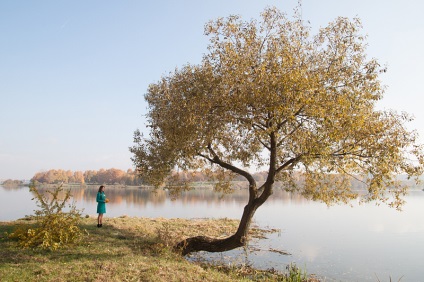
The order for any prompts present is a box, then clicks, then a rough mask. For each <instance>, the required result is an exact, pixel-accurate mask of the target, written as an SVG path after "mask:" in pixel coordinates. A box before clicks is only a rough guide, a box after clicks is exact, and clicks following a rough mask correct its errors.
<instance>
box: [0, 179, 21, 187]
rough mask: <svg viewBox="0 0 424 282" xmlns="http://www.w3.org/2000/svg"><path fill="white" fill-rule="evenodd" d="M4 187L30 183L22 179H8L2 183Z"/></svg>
mask: <svg viewBox="0 0 424 282" xmlns="http://www.w3.org/2000/svg"><path fill="white" fill-rule="evenodd" d="M0 184H1V185H2V186H4V187H19V186H28V183H27V182H25V181H22V180H13V179H7V180H5V181H3V182H2V183H0Z"/></svg>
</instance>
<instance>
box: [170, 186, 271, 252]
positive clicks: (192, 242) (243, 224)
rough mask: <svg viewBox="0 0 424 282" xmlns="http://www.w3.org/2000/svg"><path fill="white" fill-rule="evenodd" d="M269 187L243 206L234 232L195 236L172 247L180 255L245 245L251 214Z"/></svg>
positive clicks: (225, 249) (268, 193)
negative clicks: (224, 235)
mask: <svg viewBox="0 0 424 282" xmlns="http://www.w3.org/2000/svg"><path fill="white" fill-rule="evenodd" d="M271 189H272V185H270V187H269V189H265V191H264V193H266V195H267V196H265V197H263V196H264V193H262V195H261V197H260V198H255V199H254V200H250V201H249V203H248V204H247V205H246V206H245V207H244V211H243V215H242V217H241V220H240V224H239V227H238V229H237V231H236V233H235V234H233V235H231V236H230V237H227V238H224V239H216V238H210V237H206V236H196V237H191V238H187V239H184V240H183V241H181V242H179V243H178V244H177V245H176V246H175V247H174V250H175V251H177V252H179V253H181V254H182V255H187V254H189V253H194V252H199V251H206V252H225V251H229V250H233V249H235V248H238V247H242V246H245V245H246V243H247V238H248V237H247V235H248V231H249V227H250V223H251V222H252V218H253V215H254V214H255V212H256V210H257V208H258V207H260V206H261V205H262V204H263V203H264V202H265V201H266V199H267V198H268V197H269V196H270V195H271V193H272V191H271ZM250 196H251V195H250Z"/></svg>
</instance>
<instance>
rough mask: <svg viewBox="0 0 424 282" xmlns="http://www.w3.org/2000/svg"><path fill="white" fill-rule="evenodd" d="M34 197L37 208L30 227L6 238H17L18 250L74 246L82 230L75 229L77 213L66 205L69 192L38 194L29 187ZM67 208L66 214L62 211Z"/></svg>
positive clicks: (54, 190) (77, 220)
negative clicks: (33, 221)
mask: <svg viewBox="0 0 424 282" xmlns="http://www.w3.org/2000/svg"><path fill="white" fill-rule="evenodd" d="M30 191H31V192H32V193H33V194H34V196H35V197H34V198H33V199H32V200H36V201H37V206H38V207H39V208H40V209H39V210H36V211H35V216H34V217H33V218H34V220H35V224H34V225H33V226H28V225H25V226H21V227H18V228H17V229H16V230H15V231H14V232H13V233H11V234H9V238H11V239H17V240H18V241H19V246H20V247H22V248H41V249H49V250H57V249H59V248H65V247H68V246H70V245H74V244H76V243H78V242H80V241H81V239H82V238H83V236H84V230H81V229H80V228H79V223H80V220H81V211H79V210H77V209H76V206H75V203H71V204H69V205H66V204H67V202H68V201H69V200H70V198H71V194H70V191H69V190H67V191H64V190H63V188H62V186H58V187H56V188H54V189H53V190H50V191H47V194H41V193H40V192H39V191H38V190H37V188H36V187H35V186H31V187H30ZM65 207H68V208H69V211H67V212H64V211H63V210H64V208H65Z"/></svg>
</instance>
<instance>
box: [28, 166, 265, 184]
mask: <svg viewBox="0 0 424 282" xmlns="http://www.w3.org/2000/svg"><path fill="white" fill-rule="evenodd" d="M172 175H173V176H176V175H178V178H179V180H182V181H188V182H208V181H210V180H211V179H213V173H210V174H208V175H207V174H205V173H203V172H199V171H192V172H175V171H174V172H173V173H172ZM266 176H267V173H266V172H257V173H255V174H254V177H255V179H256V180H257V181H259V182H260V181H265V179H266ZM232 180H233V181H245V179H243V178H242V177H240V176H235V178H233V179H232ZM31 182H34V183H42V184H61V183H79V184H108V185H113V184H121V185H131V186H136V185H143V184H145V183H144V181H143V178H142V177H140V176H139V175H137V173H136V172H135V171H133V170H132V169H128V170H127V171H123V170H120V169H116V168H111V169H100V170H98V171H96V170H87V171H84V172H83V171H71V170H63V169H51V170H48V171H42V172H38V173H36V174H35V175H34V177H33V178H31Z"/></svg>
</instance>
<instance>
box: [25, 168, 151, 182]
mask: <svg viewBox="0 0 424 282" xmlns="http://www.w3.org/2000/svg"><path fill="white" fill-rule="evenodd" d="M31 182H34V183H43V184H60V183H80V184H109V185H112V184H121V185H142V184H143V180H142V179H141V178H140V177H139V176H137V175H136V173H135V172H134V171H133V170H132V169H128V170H127V171H126V172H125V171H123V170H120V169H116V168H111V169H103V168H102V169H100V170H98V171H96V170H87V171H84V172H82V171H71V170H62V169H51V170H48V171H43V172H38V173H36V174H35V175H34V177H33V178H31Z"/></svg>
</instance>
